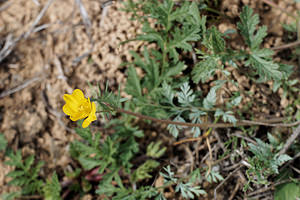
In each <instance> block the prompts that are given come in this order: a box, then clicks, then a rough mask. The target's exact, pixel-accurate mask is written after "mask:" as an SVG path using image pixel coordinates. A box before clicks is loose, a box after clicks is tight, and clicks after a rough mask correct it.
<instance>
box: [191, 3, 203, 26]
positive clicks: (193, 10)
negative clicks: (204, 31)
mask: <svg viewBox="0 0 300 200" xmlns="http://www.w3.org/2000/svg"><path fill="white" fill-rule="evenodd" d="M189 13H190V14H191V15H192V16H193V18H194V20H195V24H201V19H200V12H199V9H198V6H197V3H195V2H194V1H193V2H192V4H191V5H190V9H189Z"/></svg>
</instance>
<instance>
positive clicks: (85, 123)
mask: <svg viewBox="0 0 300 200" xmlns="http://www.w3.org/2000/svg"><path fill="white" fill-rule="evenodd" d="M96 119H97V117H96V104H95V103H94V102H92V109H91V112H90V114H89V116H88V118H86V119H85V120H84V121H83V123H82V127H83V128H86V127H88V126H89V125H90V123H91V122H92V121H95V120H96Z"/></svg>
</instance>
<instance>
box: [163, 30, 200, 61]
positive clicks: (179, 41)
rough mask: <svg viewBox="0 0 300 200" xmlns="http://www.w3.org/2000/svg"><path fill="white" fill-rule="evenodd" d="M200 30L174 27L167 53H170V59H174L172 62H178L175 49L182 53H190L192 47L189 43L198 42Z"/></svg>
mask: <svg viewBox="0 0 300 200" xmlns="http://www.w3.org/2000/svg"><path fill="white" fill-rule="evenodd" d="M199 32H200V29H199V28H198V27H197V26H192V27H187V26H183V27H182V28H178V27H175V29H174V32H173V33H172V34H173V40H172V41H171V42H170V44H169V45H168V49H167V51H168V52H170V57H171V58H173V59H174V62H177V61H178V53H177V51H176V49H175V48H179V49H182V50H184V51H192V50H193V49H192V45H191V44H189V42H192V41H198V40H199V39H200V35H199Z"/></svg>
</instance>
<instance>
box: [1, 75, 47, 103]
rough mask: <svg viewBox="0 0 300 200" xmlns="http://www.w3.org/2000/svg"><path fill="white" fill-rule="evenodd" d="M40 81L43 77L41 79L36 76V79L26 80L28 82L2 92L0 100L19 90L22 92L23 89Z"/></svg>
mask: <svg viewBox="0 0 300 200" xmlns="http://www.w3.org/2000/svg"><path fill="white" fill-rule="evenodd" d="M42 79H43V77H41V76H37V77H33V78H31V79H28V80H26V81H24V83H22V84H21V85H19V86H17V87H15V88H12V89H9V90H6V91H4V92H2V93H1V94H0V99H1V98H3V97H6V96H8V95H11V94H13V93H16V92H18V91H20V90H23V89H24V88H26V87H28V86H29V85H31V84H33V83H34V82H37V81H40V80H42Z"/></svg>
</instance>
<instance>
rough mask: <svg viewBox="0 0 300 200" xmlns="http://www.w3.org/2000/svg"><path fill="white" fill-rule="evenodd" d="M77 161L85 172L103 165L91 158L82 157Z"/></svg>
mask: <svg viewBox="0 0 300 200" xmlns="http://www.w3.org/2000/svg"><path fill="white" fill-rule="evenodd" d="M78 161H79V162H80V164H81V165H82V167H83V168H84V169H85V170H90V169H93V168H95V167H97V166H99V165H101V164H102V163H103V161H101V160H95V159H93V158H86V157H82V156H80V157H79V158H78Z"/></svg>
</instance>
